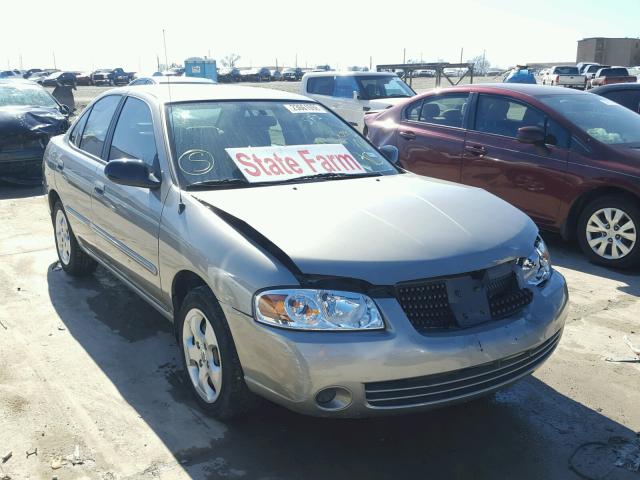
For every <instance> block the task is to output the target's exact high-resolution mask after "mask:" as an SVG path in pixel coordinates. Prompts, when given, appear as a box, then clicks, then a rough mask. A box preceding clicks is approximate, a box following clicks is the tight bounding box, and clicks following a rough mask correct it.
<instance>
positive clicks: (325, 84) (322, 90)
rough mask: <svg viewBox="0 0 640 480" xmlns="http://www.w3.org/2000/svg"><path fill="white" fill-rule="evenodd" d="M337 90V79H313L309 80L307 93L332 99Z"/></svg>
mask: <svg viewBox="0 0 640 480" xmlns="http://www.w3.org/2000/svg"><path fill="white" fill-rule="evenodd" d="M334 88H335V77H312V78H310V79H308V80H307V92H308V93H314V94H316V95H327V96H329V97H331V96H332V95H333V90H334Z"/></svg>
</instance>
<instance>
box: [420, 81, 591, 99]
mask: <svg viewBox="0 0 640 480" xmlns="http://www.w3.org/2000/svg"><path fill="white" fill-rule="evenodd" d="M445 90H446V91H451V92H456V91H457V92H460V91H462V92H484V93H505V92H507V93H508V92H514V93H519V94H522V95H528V96H530V97H538V96H540V95H585V92H583V91H580V90H573V89H570V88H560V87H551V86H545V85H534V84H530V83H474V84H471V85H460V86H457V87H450V88H443V89H442V90H441V91H445ZM431 92H433V90H431Z"/></svg>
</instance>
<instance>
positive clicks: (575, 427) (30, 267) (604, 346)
mask: <svg viewBox="0 0 640 480" xmlns="http://www.w3.org/2000/svg"><path fill="white" fill-rule="evenodd" d="M48 215H49V214H48V209H47V206H46V201H45V197H43V196H42V195H41V192H40V191H39V190H38V189H35V190H34V189H31V190H29V189H17V188H10V187H6V186H0V224H1V225H2V228H1V229H0V299H1V301H0V322H1V325H0V458H2V457H5V456H6V455H8V454H9V452H11V453H12V456H11V457H10V458H7V459H6V461H4V463H3V462H2V460H0V478H4V479H11V480H18V479H52V478H54V476H56V477H57V478H59V479H61V480H62V479H104V480H116V479H183V478H190V477H191V478H210V479H217V478H228V479H234V478H243V479H262V480H276V479H282V480H284V479H319V480H320V479H322V480H326V479H330V478H334V479H360V478H363V479H365V478H366V479H399V478H407V479H425V478H430V479H438V478H445V479H451V478H455V479H458V478H460V479H471V478H473V479H515V478H517V479H608V480H612V479H638V478H639V476H640V474H639V473H638V472H637V469H638V467H639V466H640V465H639V463H640V437H639V436H638V432H639V431H640V364H638V363H612V362H607V361H605V358H607V357H615V358H630V357H632V356H633V354H632V353H631V351H630V350H629V349H628V347H627V346H626V345H625V344H624V342H623V335H629V337H630V338H631V340H632V341H633V342H634V343H636V344H640V324H639V321H638V314H639V312H640V300H639V296H640V281H639V276H638V272H631V273H621V272H615V271H611V270H606V269H603V268H600V267H595V266H592V265H590V264H589V263H587V262H586V261H585V260H584V259H583V257H582V256H581V254H580V253H579V252H578V251H577V249H576V248H575V247H574V246H572V245H567V244H565V243H563V242H561V241H560V240H558V239H555V238H553V237H549V238H548V240H549V242H550V245H551V251H552V255H553V260H554V263H555V265H556V267H557V269H558V270H559V271H560V272H562V273H563V274H564V275H565V276H566V278H567V280H568V282H569V286H570V295H571V311H570V315H569V320H568V323H567V325H566V328H565V332H564V336H563V338H562V341H561V343H560V346H559V347H558V349H557V351H556V352H555V354H554V355H553V356H552V357H551V359H550V360H549V361H548V362H547V363H546V364H545V365H544V366H543V367H542V368H541V369H540V370H538V371H537V372H536V373H535V374H534V375H533V376H531V377H529V378H526V379H525V380H523V381H521V382H519V383H517V384H516V385H514V386H512V387H510V388H508V389H506V390H503V391H501V392H499V393H498V394H496V395H494V396H492V397H490V398H488V399H484V400H480V401H476V402H473V403H469V404H464V405H460V406H456V407H453V408H447V409H441V410H436V411H432V412H429V413H426V414H420V415H410V416H399V417H392V418H381V419H373V420H348V421H345V420H326V419H316V418H307V417H302V416H299V415H296V414H293V413H290V412H288V411H286V410H283V409H281V408H279V407H276V406H273V405H269V404H265V405H264V406H263V407H262V408H260V409H258V410H257V411H256V412H254V413H253V414H251V415H250V416H247V417H246V418H242V419H240V420H238V421H235V422H232V423H227V424H223V423H220V422H217V421H215V420H213V419H211V418H208V417H206V416H204V415H203V414H202V413H201V412H200V411H199V410H198V409H197V407H196V405H195V403H194V402H193V400H192V399H191V397H190V393H189V392H188V391H187V389H186V388H185V384H184V383H183V382H184V380H183V378H182V376H181V373H180V371H179V369H178V365H179V363H178V359H179V358H178V353H179V352H178V348H177V346H176V343H175V341H174V337H173V336H172V333H171V326H170V325H169V324H168V322H166V321H165V320H164V319H163V318H162V317H161V316H160V315H159V314H157V313H156V312H155V311H154V310H153V309H152V308H151V307H149V306H147V305H146V304H145V303H144V302H143V301H142V300H140V299H139V298H138V297H136V296H135V295H134V294H132V293H130V292H129V291H128V290H127V289H126V288H125V287H124V286H122V285H121V284H120V283H119V282H118V281H117V280H116V279H115V278H114V277H112V276H111V275H110V274H109V273H107V272H105V271H104V270H102V269H98V271H97V272H96V274H95V275H94V276H92V277H89V278H86V279H82V280H78V279H72V278H70V277H69V276H67V275H66V274H65V273H64V272H63V271H62V270H60V269H59V267H58V266H57V262H56V260H57V257H56V253H55V247H54V243H53V234H52V227H51V223H50V219H49V216H48ZM36 450H37V453H35V452H36ZM28 452H29V453H31V454H29V453H28Z"/></svg>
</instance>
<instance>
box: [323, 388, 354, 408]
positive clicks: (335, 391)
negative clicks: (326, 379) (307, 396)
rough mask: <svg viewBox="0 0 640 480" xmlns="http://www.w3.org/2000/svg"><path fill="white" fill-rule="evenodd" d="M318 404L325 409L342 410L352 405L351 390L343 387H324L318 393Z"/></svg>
mask: <svg viewBox="0 0 640 480" xmlns="http://www.w3.org/2000/svg"><path fill="white" fill-rule="evenodd" d="M316 404H317V405H318V407H319V408H321V409H323V410H342V409H343V408H347V407H348V406H349V405H351V392H349V390H347V389H346V388H343V387H329V388H323V389H322V390H320V391H319V392H318V393H317V394H316Z"/></svg>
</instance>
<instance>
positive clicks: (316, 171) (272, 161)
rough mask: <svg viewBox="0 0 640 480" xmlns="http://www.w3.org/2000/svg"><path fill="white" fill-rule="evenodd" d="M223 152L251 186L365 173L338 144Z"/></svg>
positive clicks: (251, 148)
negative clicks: (322, 176)
mask: <svg viewBox="0 0 640 480" xmlns="http://www.w3.org/2000/svg"><path fill="white" fill-rule="evenodd" d="M226 151H227V153H228V154H229V156H230V157H231V159H232V160H233V161H234V163H235V164H236V166H237V167H238V168H239V169H240V171H241V172H242V174H243V175H244V176H245V178H246V179H247V180H248V181H249V182H251V183H255V182H279V181H281V180H289V179H293V178H299V177H306V176H308V175H326V174H328V173H329V174H330V173H340V174H346V175H357V174H360V173H366V170H365V169H364V167H363V166H362V165H361V164H360V162H358V160H356V159H355V158H354V157H353V155H351V153H349V150H347V149H346V148H345V147H344V145H340V144H319V145H288V146H271V147H245V148H227V149H226Z"/></svg>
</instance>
